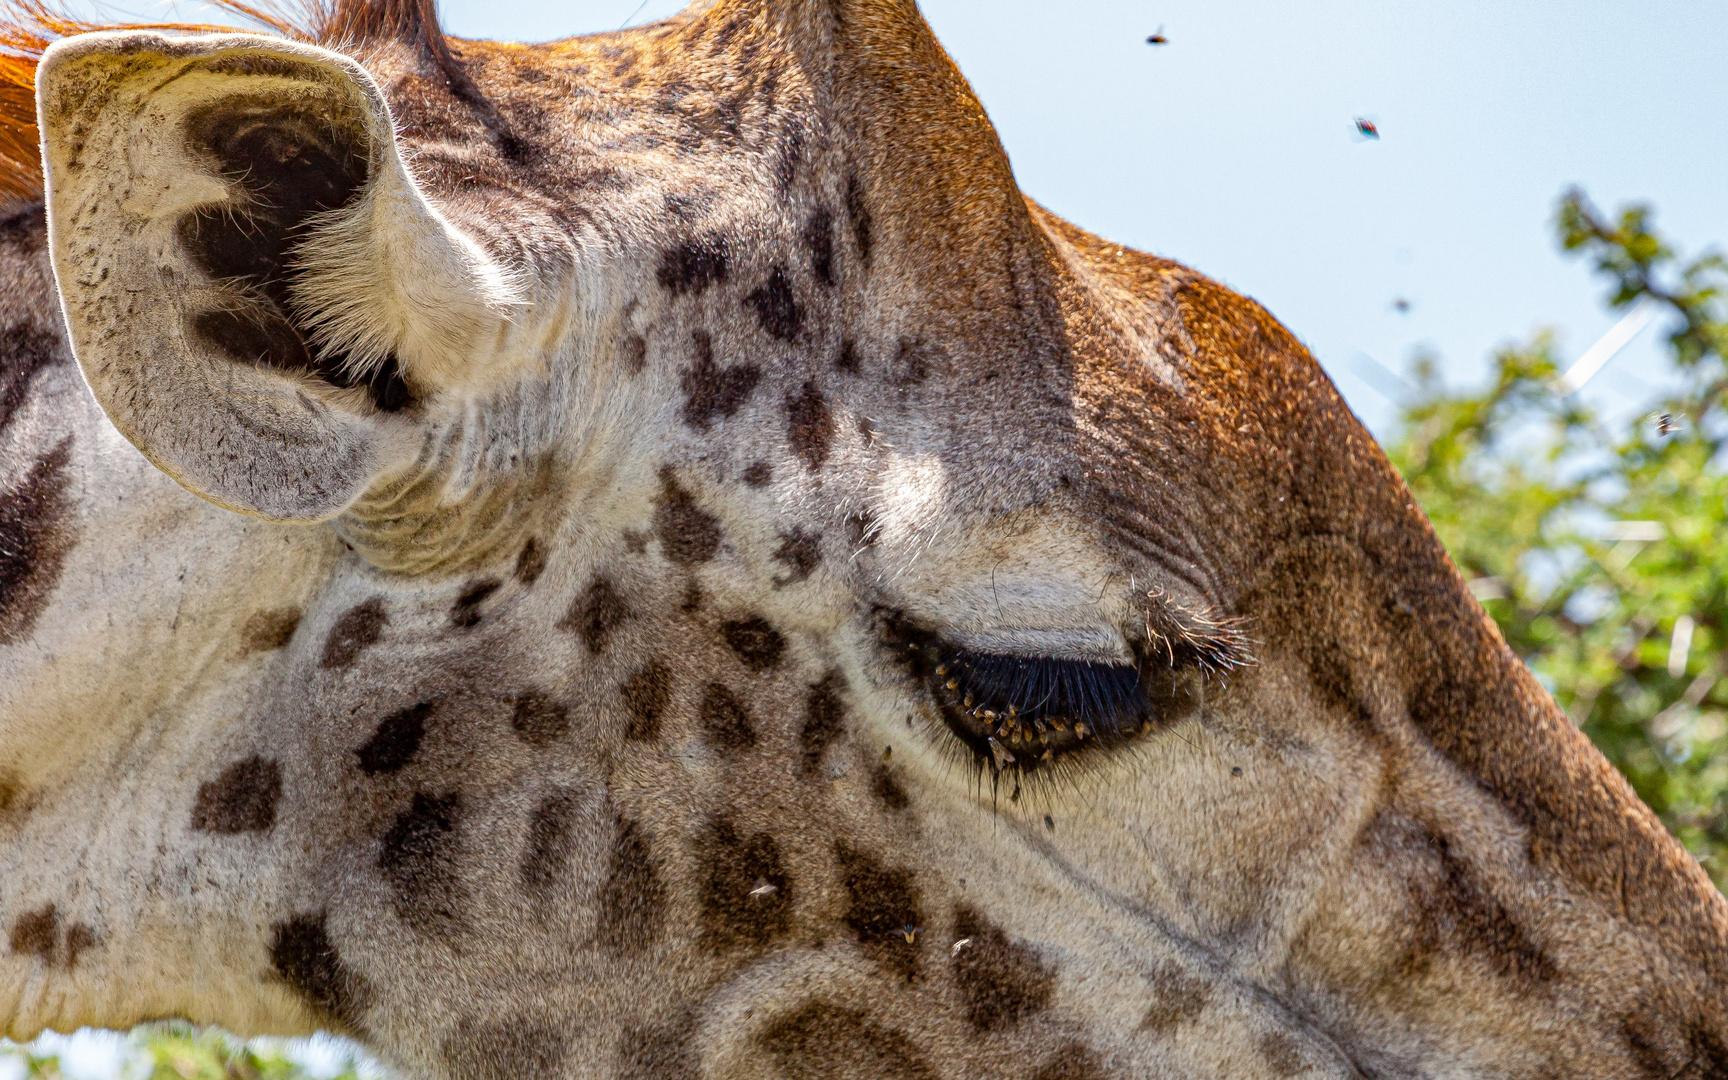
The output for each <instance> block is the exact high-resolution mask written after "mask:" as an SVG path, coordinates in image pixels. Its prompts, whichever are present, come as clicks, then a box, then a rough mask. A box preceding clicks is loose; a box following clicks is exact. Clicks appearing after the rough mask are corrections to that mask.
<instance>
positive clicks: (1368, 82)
mask: <svg viewBox="0 0 1728 1080" xmlns="http://www.w3.org/2000/svg"><path fill="white" fill-rule="evenodd" d="M638 2H639V0H558V2H548V0H444V22H445V24H446V26H447V28H448V29H449V30H450V31H451V32H453V33H457V34H461V35H464V36H473V37H498V38H512V39H516V40H522V41H534V40H545V39H549V38H555V37H561V36H565V35H569V34H576V33H588V32H592V31H596V30H612V29H617V28H618V27H619V26H620V25H622V24H624V23H626V22H627V21H629V22H644V21H648V20H650V19H655V18H661V17H664V16H666V15H669V14H672V13H673V12H675V11H677V10H678V9H679V8H680V7H682V4H680V3H678V2H676V0H648V2H647V3H646V4H645V5H643V6H642V7H641V9H640V11H637V10H636V8H637V4H638ZM923 9H924V13H925V15H926V16H927V17H928V18H929V20H930V22H931V24H932V25H933V26H934V27H935V28H936V32H937V34H938V36H940V37H941V39H942V41H943V43H944V44H945V45H946V46H947V47H948V50H949V52H951V53H952V54H953V55H954V57H955V59H956V60H957V61H958V62H959V64H960V68H961V70H962V71H964V72H965V73H966V75H967V76H968V77H969V78H970V79H971V80H972V84H973V86H974V88H975V89H976V90H977V91H978V95H979V96H980V97H981V98H982V99H983V101H984V105H985V107H986V108H987V109H988V110H989V112H990V115H991V117H992V118H993V119H994V120H995V122H996V125H997V127H998V128H999V129H1000V130H1001V132H1002V139H1003V142H1004V143H1005V144H1006V145H1007V147H1008V152H1009V154H1010V155H1011V156H1012V157H1013V161H1014V167H1015V170H1016V172H1017V173H1018V175H1019V177H1020V183H1021V186H1022V187H1023V188H1025V189H1026V191H1027V192H1028V193H1030V194H1031V195H1032V196H1034V197H1035V198H1037V199H1039V200H1041V201H1043V202H1044V203H1046V204H1047V205H1049V206H1050V207H1052V208H1053V209H1055V210H1056V211H1057V212H1058V213H1061V214H1063V215H1064V216H1066V217H1068V218H1070V219H1072V220H1073V221H1075V222H1076V223H1078V224H1080V225H1082V226H1084V227H1086V228H1088V229H1091V230H1093V231H1095V232H1098V233H1101V234H1103V235H1105V236H1107V237H1109V238H1111V239H1113V240H1117V241H1120V242H1123V243H1128V244H1132V245H1134V246H1136V247H1140V248H1144V249H1147V250H1150V251H1155V252H1158V253H1160V254H1163V255H1169V256H1172V257H1174V258H1177V259H1181V260H1182V261H1184V262H1186V263H1188V264H1190V265H1192V266H1194V267H1195V268H1197V269H1199V270H1202V271H1204V272H1205V273H1207V274H1210V275H1212V276H1214V277H1217V278H1219V279H1221V280H1223V281H1224V282H1226V283H1227V284H1229V285H1231V286H1232V287H1234V288H1236V289H1239V290H1241V291H1243V292H1245V293H1248V294H1249V295H1251V296H1254V297H1255V298H1256V299H1258V300H1260V301H1261V302H1262V303H1264V304H1266V306H1267V307H1269V308H1270V309H1271V310H1272V312H1273V314H1275V315H1277V316H1278V317H1279V318H1280V319H1282V320H1283V321H1284V323H1285V324H1286V325H1288V326H1289V327H1290V328H1291V330H1293V331H1294V332H1295V333H1296V335H1297V336H1298V337H1300V338H1301V339H1302V340H1303V341H1304V342H1306V343H1307V344H1308V346H1309V347H1310V348H1311V349H1313V350H1314V352H1315V354H1316V355H1317V356H1318V357H1319V358H1320V360H1321V362H1322V363H1324V364H1325V365H1326V367H1327V368H1328V370H1330V371H1331V372H1332V374H1333V377H1334V379H1335V380H1336V381H1337V383H1338V385H1339V388H1340V389H1341V390H1342V391H1343V392H1344V394H1345V396H1346V397H1347V398H1348V399H1349V401H1350V403H1351V405H1352V406H1353V407H1354V408H1355V409H1356V410H1357V411H1358V413H1359V414H1360V415H1362V416H1363V417H1364V419H1366V420H1367V421H1368V422H1369V423H1370V424H1371V425H1372V426H1373V427H1374V428H1375V429H1376V430H1377V431H1378V432H1380V433H1382V434H1384V433H1385V432H1386V430H1387V422H1388V421H1389V419H1390V418H1391V416H1392V409H1391V406H1390V405H1389V403H1388V402H1387V400H1386V399H1385V398H1384V397H1383V396H1382V395H1381V393H1380V392H1377V390H1376V388H1375V387H1374V386H1372V385H1370V383H1369V382H1368V381H1365V380H1364V378H1363V377H1362V375H1361V374H1359V372H1361V371H1363V370H1364V365H1363V364H1362V363H1361V362H1360V360H1359V359H1358V357H1360V356H1362V355H1367V356H1371V357H1373V358H1374V359H1376V360H1378V361H1379V362H1380V363H1382V364H1384V365H1386V366H1387V367H1389V368H1392V369H1393V370H1395V371H1398V372H1402V371H1403V370H1404V368H1405V363H1406V360H1407V357H1408V355H1409V352H1410V350H1411V349H1412V348H1413V347H1414V346H1417V345H1419V344H1425V345H1428V346H1431V347H1433V348H1435V349H1437V350H1438V351H1439V352H1440V354H1441V356H1442V357H1443V359H1444V360H1445V362H1446V368H1447V371H1448V374H1449V377H1453V378H1456V379H1457V380H1459V381H1465V380H1468V379H1470V378H1474V377H1476V376H1477V375H1479V374H1480V373H1481V372H1482V371H1483V370H1484V360H1485V357H1486V356H1487V354H1488V353H1489V351H1490V350H1491V349H1492V348H1493V347H1494V346H1495V345H1497V344H1500V343H1503V342H1505V341H1507V340H1509V339H1513V338H1522V337H1524V336H1526V335H1527V334H1529V333H1530V332H1531V331H1532V330H1533V329H1534V328H1536V327H1537V326H1539V325H1542V324H1552V325H1554V326H1556V327H1558V328H1559V329H1560V330H1561V331H1562V335H1563V336H1562V341H1563V346H1564V351H1565V353H1566V354H1567V355H1568V356H1569V357H1570V356H1575V355H1577V354H1578V353H1581V352H1582V351H1583V350H1584V349H1586V348H1587V347H1588V346H1589V345H1590V344H1591V343H1592V342H1593V341H1595V340H1596V338H1597V337H1598V336H1600V334H1601V333H1602V332H1603V331H1605V330H1606V329H1607V328H1608V327H1609V326H1610V325H1611V324H1612V323H1613V321H1614V317H1613V316H1610V315H1608V314H1607V313H1605V312H1604V311H1603V309H1602V307H1601V305H1600V304H1599V302H1598V297H1599V295H1600V291H1601V290H1600V289H1599V287H1598V286H1597V285H1595V284H1594V283H1593V282H1591V280H1590V279H1589V275H1588V274H1587V273H1586V271H1585V270H1584V268H1583V267H1582V266H1580V265H1579V264H1578V263H1576V262H1572V261H1569V260H1566V259H1563V258H1562V257H1561V255H1560V254H1559V253H1558V251H1557V250H1556V247H1555V244H1554V241H1553V239H1552V229H1551V228H1550V220H1551V217H1552V212H1553V206H1554V202H1555V200H1556V198H1557V197H1558V196H1559V194H1560V192H1561V190H1562V189H1563V188H1564V187H1566V186H1567V185H1568V184H1573V183H1577V184H1580V185H1582V186H1583V187H1584V188H1585V189H1586V190H1587V191H1588V192H1589V193H1590V194H1591V196H1592V197H1593V198H1595V199H1596V201H1597V202H1598V203H1599V204H1601V205H1604V206H1607V207H1613V206H1617V205H1618V204H1619V203H1621V202H1622V201H1625V200H1628V199H1649V200H1650V201H1652V202H1654V203H1655V205H1656V207H1657V209H1658V211H1659V217H1658V219H1657V220H1658V224H1659V225H1660V226H1661V227H1663V228H1665V229H1666V230H1668V231H1669V232H1670V233H1671V234H1672V235H1673V236H1674V237H1675V238H1677V239H1678V240H1680V241H1682V242H1683V243H1684V244H1685V245H1687V246H1688V247H1689V248H1694V247H1702V246H1705V245H1707V244H1713V243H1723V242H1728V115H1725V109H1728V64H1725V63H1724V52H1723V50H1724V43H1728V3H1723V2H1721V0H1690V2H1672V0H1640V2H1638V3H1630V2H1621V0H1566V2H1564V3H1562V2H1558V0H1519V2H1517V3H1506V2H1504V0H1498V2H1486V0H1454V2H1451V3H1447V4H1417V3H1385V2H1370V0H1337V2H1333V3H1327V4H1311V3H1310V4H1304V3H1291V2H1289V0H1233V2H1220V0H1212V2H1210V3H1207V2H1201V0H1061V2H1059V3H1052V2H1049V0H1045V2H1031V0H925V2H924V3H923ZM633 13H634V16H633ZM1160 25H1162V26H1163V27H1164V31H1165V34H1166V35H1167V36H1168V37H1169V39H1170V44H1169V45H1167V46H1163V47H1159V48H1154V47H1153V46H1149V45H1147V44H1145V38H1146V36H1147V35H1148V34H1150V33H1152V32H1153V31H1155V30H1157V29H1158V28H1159V26H1160ZM1358 115H1363V116H1368V117H1370V118H1372V119H1374V120H1375V121H1376V122H1377V123H1378V124H1379V126H1380V129H1381V132H1382V134H1383V136H1384V137H1383V138H1382V140H1381V141H1380V142H1377V143H1375V142H1362V141H1358V140H1357V139H1356V138H1355V137H1354V135H1353V129H1352V125H1351V120H1352V118H1353V117H1355V116H1358ZM1399 296H1404V297H1407V298H1408V299H1409V300H1410V301H1411V304H1412V306H1411V309H1410V312H1409V313H1408V314H1407V315H1400V314H1398V313H1397V312H1395V311H1394V310H1393V308H1392V301H1393V300H1394V298H1396V297H1399ZM1656 340H1657V333H1656V331H1654V330H1647V331H1645V332H1644V334H1642V335H1641V336H1640V338H1639V339H1638V340H1636V341H1635V342H1634V343H1633V344H1632V346H1630V347H1629V348H1627V349H1626V350H1625V351H1624V352H1623V353H1621V354H1620V356H1619V357H1618V358H1617V359H1616V361H1615V362H1614V363H1613V364H1612V365H1611V366H1610V367H1609V368H1608V369H1607V370H1605V371H1604V372H1603V373H1602V374H1601V375H1600V376H1598V377H1597V379H1596V380H1595V381H1594V382H1593V383H1592V384H1591V386H1590V388H1589V395H1590V396H1591V397H1592V398H1595V399H1598V400H1599V401H1600V402H1601V403H1602V404H1604V405H1607V406H1610V407H1612V406H1613V405H1614V404H1615V403H1617V402H1620V401H1625V402H1626V403H1627V404H1632V403H1635V402H1638V401H1640V400H1642V399H1643V398H1644V397H1646V396H1647V395H1648V394H1649V393H1650V391H1649V390H1648V389H1647V388H1646V383H1647V382H1648V381H1649V380H1650V379H1651V378H1653V377H1659V376H1655V375H1654V373H1653V371H1652V369H1653V368H1654V367H1655V366H1656V360H1657V357H1658V356H1659V353H1658V351H1657V350H1656V348H1655V343H1656ZM1367 370H1369V371H1370V373H1372V369H1367ZM1640 379H1643V380H1645V381H1644V382H1640V381H1639V380H1640ZM1380 381H1381V383H1382V385H1383V388H1384V384H1385V383H1386V382H1387V380H1386V379H1384V378H1383V377H1382V378H1381V380H1380Z"/></svg>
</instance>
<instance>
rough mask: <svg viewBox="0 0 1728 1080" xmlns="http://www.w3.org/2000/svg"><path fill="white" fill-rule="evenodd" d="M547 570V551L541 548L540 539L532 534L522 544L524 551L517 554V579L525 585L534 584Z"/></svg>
mask: <svg viewBox="0 0 1728 1080" xmlns="http://www.w3.org/2000/svg"><path fill="white" fill-rule="evenodd" d="M545 572H546V552H545V551H543V550H542V549H541V547H540V541H539V540H537V539H535V538H534V537H532V536H530V537H529V538H528V542H527V543H526V544H523V545H522V553H521V554H520V555H517V556H516V571H515V573H516V580H517V581H519V582H521V583H522V584H523V585H532V584H534V583H535V582H536V581H539V580H540V575H541V574H543V573H545Z"/></svg>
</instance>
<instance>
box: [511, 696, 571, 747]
mask: <svg viewBox="0 0 1728 1080" xmlns="http://www.w3.org/2000/svg"><path fill="white" fill-rule="evenodd" d="M510 730H512V731H514V732H515V733H516V737H517V738H519V739H521V740H522V741H523V742H525V743H527V744H528V745H529V746H549V745H551V744H552V743H554V742H557V741H558V740H559V739H562V738H563V737H564V735H565V733H567V732H568V731H569V730H570V709H569V707H568V706H566V705H565V704H564V703H563V702H561V701H554V700H552V699H551V698H549V697H547V696H546V695H545V694H541V693H536V692H535V691H532V690H529V691H526V692H524V693H521V694H517V695H516V698H515V703H514V705H513V707H512V708H511V710H510Z"/></svg>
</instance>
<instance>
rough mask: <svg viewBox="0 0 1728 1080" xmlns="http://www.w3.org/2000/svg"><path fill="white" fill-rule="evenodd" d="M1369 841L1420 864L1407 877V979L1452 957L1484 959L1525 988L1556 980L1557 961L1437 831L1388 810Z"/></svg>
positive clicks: (1401, 965)
mask: <svg viewBox="0 0 1728 1080" xmlns="http://www.w3.org/2000/svg"><path fill="white" fill-rule="evenodd" d="M1363 840H1364V842H1365V843H1371V844H1376V845H1378V846H1381V847H1384V848H1387V849H1388V850H1389V851H1392V852H1394V853H1397V852H1402V853H1405V854H1407V855H1412V856H1415V857H1416V859H1417V860H1418V862H1419V865H1418V867H1416V868H1413V869H1412V871H1411V872H1410V873H1409V874H1408V876H1407V881H1408V889H1409V909H1408V911H1409V914H1408V917H1407V919H1406V920H1405V923H1404V926H1405V939H1404V942H1403V955H1402V956H1401V958H1400V959H1399V961H1398V976H1397V977H1398V978H1399V979H1400V980H1405V979H1409V978H1414V977H1419V976H1421V975H1422V974H1424V973H1425V972H1427V971H1428V970H1429V968H1430V967H1431V965H1432V964H1433V962H1434V960H1435V958H1436V957H1438V956H1440V955H1442V954H1447V953H1471V954H1475V955H1478V956H1480V957H1481V958H1482V959H1483V960H1485V961H1486V962H1487V964H1488V966H1489V968H1490V969H1491V970H1492V971H1493V972H1494V973H1495V974H1496V975H1498V976H1500V977H1501V978H1504V979H1508V980H1511V981H1513V982H1515V983H1518V984H1520V985H1522V986H1525V987H1533V986H1535V985H1538V984H1541V983H1544V982H1547V981H1548V980H1550V979H1552V978H1553V977H1554V975H1555V969H1554V965H1553V962H1552V961H1550V960H1549V959H1548V957H1547V955H1546V954H1545V953H1544V952H1543V951H1542V949H1541V948H1540V946H1538V945H1537V944H1536V942H1535V941H1534V940H1532V939H1531V937H1530V936H1529V933H1528V932H1527V931H1526V930H1525V929H1524V927H1523V926H1522V925H1520V924H1519V923H1518V922H1517V921H1516V920H1515V919H1514V918H1513V917H1512V914H1511V912H1510V911H1508V910H1507V908H1506V906H1505V905H1504V904H1502V903H1501V902H1500V900H1499V899H1498V898H1497V897H1495V896H1494V895H1493V894H1492V893H1491V892H1490V891H1489V890H1488V888H1487V887H1486V886H1485V885H1484V884H1483V883H1482V882H1481V881H1480V880H1479V879H1478V878H1477V877H1476V876H1475V874H1474V872H1473V871H1472V870H1471V868H1470V865H1469V864H1468V863H1467V862H1465V861H1464V860H1463V859H1462V858H1461V857H1460V856H1459V855H1458V854H1457V853H1456V852H1454V851H1453V850H1452V845H1451V843H1450V842H1449V841H1448V840H1447V839H1446V837H1445V836H1444V835H1442V834H1441V833H1440V832H1438V831H1437V830H1435V829H1434V828H1433V827H1432V826H1430V825H1428V824H1426V823H1424V822H1419V821H1415V820H1412V819H1410V818H1405V817H1401V816H1398V815H1395V814H1393V813H1391V812H1382V813H1381V814H1380V815H1379V816H1378V817H1377V818H1376V819H1375V820H1374V822H1373V823H1372V824H1370V825H1369V827H1368V828H1367V829H1366V830H1365V831H1364V834H1363Z"/></svg>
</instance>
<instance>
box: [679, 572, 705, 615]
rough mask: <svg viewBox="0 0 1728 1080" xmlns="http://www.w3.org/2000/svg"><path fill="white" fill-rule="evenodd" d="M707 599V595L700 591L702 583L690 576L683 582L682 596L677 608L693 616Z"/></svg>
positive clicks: (699, 610)
mask: <svg viewBox="0 0 1728 1080" xmlns="http://www.w3.org/2000/svg"><path fill="white" fill-rule="evenodd" d="M707 601H708V597H707V596H706V595H705V594H704V593H703V592H702V583H701V582H700V581H697V580H696V579H695V578H694V577H691V578H690V579H689V580H688V581H686V582H684V598H683V599H682V600H680V601H679V602H678V610H679V611H681V612H683V613H684V614H685V615H688V616H690V617H692V618H694V617H695V616H696V615H697V614H698V613H699V612H701V610H702V605H703V604H705V603H707Z"/></svg>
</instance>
